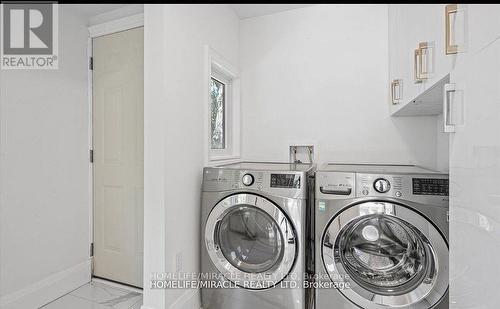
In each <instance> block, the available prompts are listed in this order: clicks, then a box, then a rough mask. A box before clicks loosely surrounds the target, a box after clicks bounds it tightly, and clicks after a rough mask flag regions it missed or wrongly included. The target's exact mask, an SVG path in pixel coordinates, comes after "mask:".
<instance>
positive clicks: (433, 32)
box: [419, 4, 455, 89]
mask: <svg viewBox="0 0 500 309" xmlns="http://www.w3.org/2000/svg"><path fill="white" fill-rule="evenodd" d="M420 7H421V8H420V13H419V14H420V15H421V18H422V21H421V22H420V31H421V36H420V39H421V40H422V42H427V43H428V45H429V49H428V50H427V51H426V53H427V54H426V55H425V56H424V58H425V60H426V61H425V62H426V63H427V68H426V69H427V70H428V72H429V73H428V74H427V76H428V78H427V79H426V80H424V82H423V84H424V87H425V89H427V88H429V87H431V86H432V85H434V84H435V83H436V82H437V81H439V80H440V79H441V78H443V77H444V76H445V75H446V74H448V73H450V71H451V70H452V68H453V63H454V61H453V60H454V57H455V56H454V55H447V54H446V47H445V31H446V28H445V24H446V21H445V5H444V4H429V5H420Z"/></svg>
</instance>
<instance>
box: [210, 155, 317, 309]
mask: <svg viewBox="0 0 500 309" xmlns="http://www.w3.org/2000/svg"><path fill="white" fill-rule="evenodd" d="M313 174H314V165H310V164H288V163H252V162H243V163H236V164H230V165H224V166H220V167H207V168H205V169H204V171H203V190H202V191H203V192H202V212H201V226H202V228H201V234H202V235H201V238H202V241H201V272H202V274H201V275H202V276H205V278H210V280H206V282H204V284H203V285H202V286H201V298H202V308H204V309H234V308H238V309H279V308H283V309H285V308H287V309H304V308H305V307H306V303H308V299H313V298H314V295H313V294H312V293H310V295H308V290H307V289H306V288H307V286H306V285H305V284H303V280H304V277H305V273H306V271H307V269H306V263H307V262H306V242H307V241H308V239H307V237H306V230H307V228H308V223H307V221H308V208H311V207H309V206H308V203H309V200H308V198H307V197H308V180H309V179H310V177H311V176H312V175H313ZM311 202H313V201H311ZM311 209H312V208H311ZM207 282H211V284H215V285H209V284H206V283H207ZM214 282H215V283H214ZM223 283H225V284H223ZM305 287H306V288H305Z"/></svg>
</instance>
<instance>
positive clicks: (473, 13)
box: [450, 4, 500, 66]
mask: <svg viewBox="0 0 500 309" xmlns="http://www.w3.org/2000/svg"><path fill="white" fill-rule="evenodd" d="M451 16H452V19H451V25H450V29H451V30H450V32H451V36H452V37H457V42H452V43H456V45H457V47H458V53H457V54H456V55H454V57H455V58H456V60H454V63H455V65H456V66H458V65H459V64H460V63H463V62H465V60H466V59H467V58H468V57H472V56H473V55H475V54H477V53H478V52H480V51H481V49H483V48H485V47H487V46H488V45H489V44H491V43H493V42H494V41H495V40H497V39H499V38H500V5H499V4H459V5H458V6H457V12H456V13H453V14H452V15H451Z"/></svg>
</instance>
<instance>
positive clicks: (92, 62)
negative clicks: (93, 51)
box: [89, 57, 94, 71]
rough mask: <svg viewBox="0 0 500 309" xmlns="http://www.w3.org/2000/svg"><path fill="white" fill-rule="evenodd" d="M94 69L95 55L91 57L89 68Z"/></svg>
mask: <svg viewBox="0 0 500 309" xmlns="http://www.w3.org/2000/svg"><path fill="white" fill-rule="evenodd" d="M93 69H94V57H90V58H89V70H91V71H92V70H93Z"/></svg>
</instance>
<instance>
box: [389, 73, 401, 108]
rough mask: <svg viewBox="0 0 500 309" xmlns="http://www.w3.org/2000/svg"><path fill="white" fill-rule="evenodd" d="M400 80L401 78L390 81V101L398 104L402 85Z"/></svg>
mask: <svg viewBox="0 0 500 309" xmlns="http://www.w3.org/2000/svg"><path fill="white" fill-rule="evenodd" d="M402 82H403V81H402V80H401V79H394V80H393V81H392V82H391V102H392V104H394V105H395V104H398V103H399V101H400V100H401V93H402V91H401V86H402Z"/></svg>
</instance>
